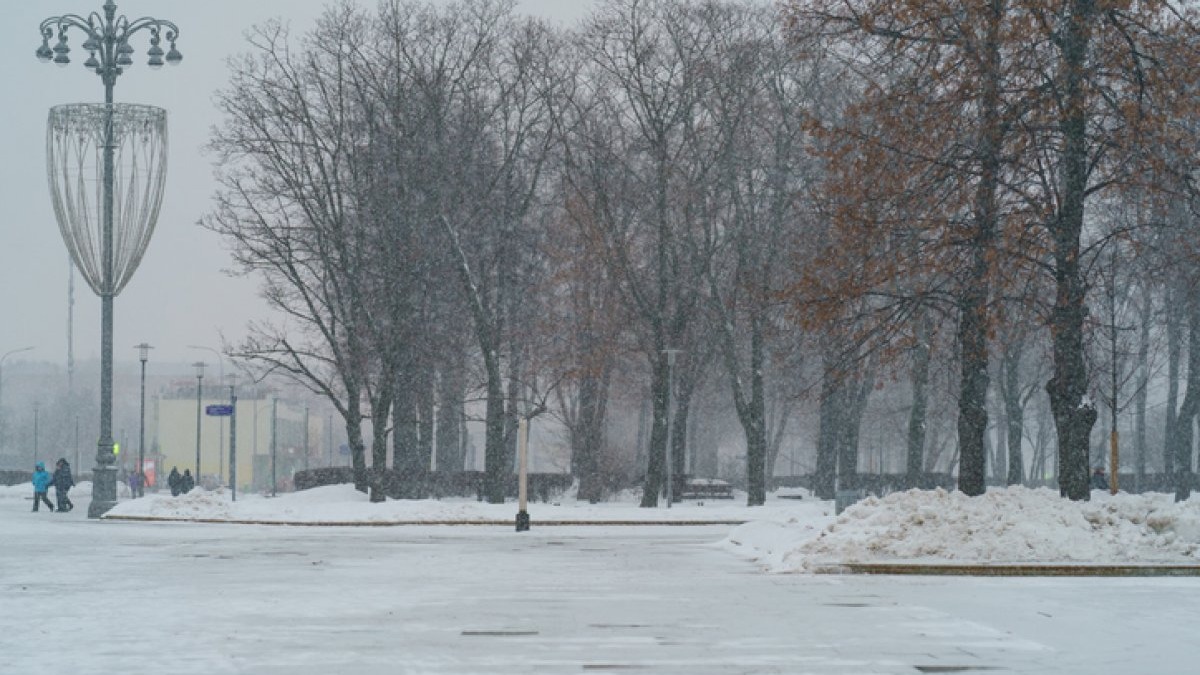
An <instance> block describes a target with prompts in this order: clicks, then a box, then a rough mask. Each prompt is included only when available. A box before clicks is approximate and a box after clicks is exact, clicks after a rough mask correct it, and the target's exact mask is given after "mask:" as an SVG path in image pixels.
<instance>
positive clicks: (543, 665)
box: [0, 486, 1200, 675]
mask: <svg viewBox="0 0 1200 675" xmlns="http://www.w3.org/2000/svg"><path fill="white" fill-rule="evenodd" d="M72 496H73V497H74V498H75V503H76V507H77V508H76V509H75V511H73V512H71V513H66V514H58V513H54V514H50V513H45V512H40V513H36V514H34V513H30V512H29V509H30V503H31V502H30V501H29V497H30V491H29V488H28V487H27V486H17V487H14V488H0V542H2V543H0V673H14V674H15V673H20V674H22V675H38V674H40V673H58V672H69V673H73V674H79V675H99V674H104V675H109V674H111V673H155V672H171V673H180V674H194V675H214V674H225V673H239V674H240V673H255V674H257V673H267V674H279V675H285V674H286V675H317V674H325V673H354V675H374V674H376V673H379V674H385V673H386V674H393V673H487V674H504V673H572V672H590V671H601V672H608V671H616V672H647V673H688V674H697V673H698V674H705V673H722V674H723V673H827V674H834V675H849V674H860V673H874V674H885V675H891V674H896V675H899V674H902V673H903V674H916V673H921V672H925V673H929V672H972V671H996V672H1013V673H1039V674H1042V673H1044V674H1047V675H1055V674H1068V673H1069V674H1081V675H1082V674H1086V675H1105V674H1108V673H1113V674H1116V673H1138V674H1140V673H1153V674H1155V675H1176V674H1178V675H1184V674H1190V673H1194V672H1196V671H1197V664H1198V663H1200V643H1197V641H1196V639H1195V619H1196V617H1197V616H1200V580H1197V579H1195V578H1128V579H1097V578H1073V579H1072V578H1068V579H1062V578H1036V579H1028V578H943V577H888V576H878V577H873V576H825V575H810V574H784V575H780V574H763V573H762V572H761V571H760V568H758V567H757V566H756V565H755V564H751V563H748V562H747V561H745V560H743V559H741V558H739V557H737V556H732V555H729V554H728V552H726V550H724V549H725V548H728V547H730V546H734V547H735V548H736V549H738V550H739V551H740V552H742V553H747V552H750V551H749V550H748V549H747V548H746V546H745V545H744V544H739V545H735V544H732V543H730V540H734V539H739V538H741V539H745V538H746V537H744V536H742V535H744V534H745V533H746V532H748V531H751V530H753V529H754V528H771V530H772V531H773V532H775V533H776V534H778V533H779V532H783V531H791V532H792V535H794V536H793V537H792V539H793V540H794V541H795V542H796V543H797V544H798V545H811V546H816V545H817V544H816V542H821V541H823V540H830V541H833V540H834V539H835V537H834V533H835V532H838V533H847V532H850V531H851V525H850V524H851V523H855V522H865V523H871V522H874V525H873V526H872V527H873V528H874V531H875V532H876V534H875V535H872V536H876V537H878V536H881V535H880V534H879V533H886V532H888V531H893V532H895V533H904V534H903V536H894V537H893V539H896V540H904V539H907V540H915V539H914V538H917V537H920V536H924V535H921V534H919V532H920V531H921V530H922V529H923V524H919V525H914V523H912V522H909V524H908V525H906V526H900V525H898V524H895V523H892V524H889V523H887V522H885V521H886V518H887V516H885V515H884V514H885V512H886V511H887V509H884V508H882V507H885V506H886V507H888V508H892V509H894V512H893V514H892V516H891V517H893V518H894V519H896V520H897V521H898V522H899V521H905V520H911V518H912V516H910V515H904V516H903V517H901V515H900V514H901V513H904V511H903V509H904V508H908V507H901V506H898V505H897V504H896V502H897V501H899V500H901V499H902V497H903V496H901V495H896V496H892V497H889V498H888V499H889V500H892V501H890V502H889V501H888V500H883V501H884V503H883V504H873V503H872V502H870V501H868V502H866V503H863V504H861V505H860V506H859V507H857V508H855V509H851V510H850V511H847V512H846V513H845V514H843V517H842V518H841V519H838V520H836V521H835V519H834V517H833V516H832V514H831V513H830V511H831V508H830V505H829V504H828V503H826V502H819V501H814V500H811V499H804V500H799V501H793V500H783V499H772V500H771V501H770V503H769V505H768V507H767V508H765V509H748V508H746V507H744V506H742V505H741V503H740V502H735V503H733V504H730V503H728V502H724V503H721V504H719V505H714V504H713V503H711V502H710V503H708V504H705V505H704V506H703V507H700V506H697V505H684V506H683V507H680V506H678V505H677V506H676V507H675V508H672V509H669V510H668V509H663V508H659V509H638V508H637V506H636V503H635V502H633V501H631V500H625V501H622V502H620V503H616V504H608V505H604V506H597V507H585V506H582V505H569V504H566V503H564V504H562V505H561V506H560V507H557V508H560V509H576V510H577V513H583V514H595V515H596V517H600V516H604V517H610V518H612V517H613V516H614V515H616V516H617V517H615V518H613V520H617V521H628V520H629V519H630V515H629V514H631V513H636V512H639V511H640V512H653V513H656V514H658V515H659V516H660V517H661V514H665V513H667V512H668V511H670V512H675V511H679V512H681V513H682V512H685V511H688V510H692V511H695V512H702V513H709V512H711V513H714V514H719V515H720V516H721V517H723V518H724V517H729V516H730V515H737V516H738V518H737V519H739V520H745V519H747V518H761V517H763V516H764V515H768V514H769V515H770V517H771V518H774V520H773V521H757V522H756V523H755V524H754V525H745V526H741V527H730V526H719V525H704V526H696V527H679V526H645V525H644V526H638V527H629V526H621V525H591V526H586V527H583V526H558V527H549V526H541V527H540V526H539V525H538V520H537V519H538V518H539V517H542V518H543V519H546V518H547V517H548V516H545V515H541V514H543V513H544V511H545V510H548V509H551V508H552V505H544V504H540V503H537V504H531V505H530V513H531V516H532V517H533V518H534V526H533V529H532V530H531V531H529V532H525V533H516V532H515V531H514V528H513V525H512V523H511V521H512V517H513V515H514V513H513V512H515V508H516V507H515V504H504V505H499V506H485V505H481V504H477V503H473V505H472V504H466V503H461V504H458V505H457V506H453V509H458V510H457V511H453V510H451V506H452V504H451V503H447V504H446V505H442V506H436V505H433V504H424V503H421V504H408V505H405V504H404V503H395V504H393V503H388V504H383V505H379V504H375V505H371V504H367V503H365V502H363V501H362V500H361V499H360V496H359V495H356V494H353V491H350V493H347V492H345V491H344V490H342V489H340V488H327V489H324V490H318V491H312V492H310V493H308V494H297V495H287V496H280V497H278V498H275V499H267V498H262V497H252V496H249V495H247V496H245V497H244V498H243V497H242V496H239V499H238V505H237V506H236V507H235V506H233V505H232V504H229V505H223V501H222V497H221V495H219V494H216V493H210V494H207V495H205V494H203V493H201V494H197V495H195V496H189V497H187V498H183V499H179V500H174V501H176V502H178V504H176V506H175V507H174V508H176V509H180V508H183V505H184V504H186V503H188V502H189V501H191V502H195V503H196V504H201V503H205V502H207V503H209V506H208V507H206V509H192V510H190V511H189V510H187V509H184V511H183V512H184V513H189V514H201V513H202V514H206V515H212V514H219V513H221V512H222V509H225V508H226V506H228V508H229V512H232V513H234V514H235V515H239V514H242V515H244V514H243V512H241V511H239V510H240V509H243V508H245V509H249V511H246V512H245V514H252V515H255V516H256V517H257V516H264V515H268V514H271V513H274V514H276V515H285V514H286V515H287V516H288V517H289V518H293V519H297V520H295V521H294V522H301V519H305V518H307V519H309V521H310V522H315V521H316V520H319V519H324V522H330V521H342V520H344V519H346V518H350V517H358V518H362V519H363V522H369V521H367V520H366V519H365V518H363V517H362V516H361V514H362V513H364V512H365V511H368V510H370V509H400V510H399V511H395V512H393V513H392V514H391V515H390V516H389V518H396V517H401V516H402V517H404V518H409V517H413V516H414V515H415V514H419V515H420V516H421V517H423V518H427V519H428V520H430V521H434V520H436V521H443V520H445V519H446V513H448V512H452V513H459V514H460V516H464V517H465V513H466V512H465V509H466V508H467V507H468V506H471V507H472V508H479V509H483V511H479V512H477V513H481V514H482V515H484V516H487V517H489V518H490V517H492V516H493V515H494V516H498V517H500V518H501V519H502V520H503V521H504V524H503V525H476V526H471V527H452V526H425V525H418V526H407V527H279V526H268V525H229V524H218V523H197V522H129V521H117V520H89V519H87V517H86V515H85V514H86V512H87V501H88V498H87V496H86V490H78V491H73V492H72ZM926 497H927V498H928V499H945V500H949V501H953V500H955V499H958V497H956V496H954V495H936V494H931V495H926ZM1025 497H1028V498H1029V499H1036V498H1038V497H1039V495H1032V496H1026V495H1022V499H1024V498H1025ZM913 498H914V497H912V496H910V497H909V499H913ZM163 501H172V500H171V498H170V497H161V496H160V497H155V498H149V497H148V498H145V499H141V500H125V501H123V502H122V504H121V506H119V507H118V509H122V510H129V511H132V512H137V511H139V510H141V511H142V512H143V513H150V512H153V511H154V510H155V509H159V510H160V511H159V512H161V509H163V508H165V507H162V506H161V505H160V506H157V507H155V506H153V505H154V504H156V503H160V502H163ZM971 501H974V502H977V503H980V504H982V503H985V502H986V500H971ZM1159 501H1160V502H1161V505H1162V506H1163V507H1164V508H1163V509H1162V510H1163V512H1164V513H1168V512H1170V511H1171V507H1170V503H1169V498H1167V499H1165V501H1163V500H1159ZM938 503H940V502H937V501H934V502H930V503H929V504H927V505H926V506H931V505H933V504H938ZM1060 506H1061V504H1060ZM1103 506H1104V500H1103V499H1102V498H1100V497H1099V496H1098V497H1097V499H1096V501H1095V502H1094V503H1093V504H1092V507H1103ZM688 507H691V508H688ZM943 507H944V508H943V509H942V510H939V511H938V513H937V514H936V518H932V519H931V518H928V517H925V519H924V520H925V522H928V521H930V520H953V517H952V516H951V513H952V507H951V506H950V505H949V503H948V504H946V505H943ZM997 508H999V507H997ZM1005 508H1008V507H1005ZM1023 508H1030V507H1029V505H1026V506H1025V507H1023ZM1183 508H1185V510H1186V509H1187V508H1191V507H1190V505H1189V506H1187V507H1183ZM404 509H407V510H404ZM489 509H495V511H494V513H493V512H492V511H490V510H489ZM289 510H290V512H289ZM1117 511H1118V512H1121V513H1125V512H1126V511H1125V510H1124V509H1123V508H1121V509H1117ZM1102 512H1108V511H1103V510H1102ZM1156 512H1157V511H1156ZM355 513H357V514H360V515H359V516H354V515H353V514H355ZM927 515H928V514H927ZM1185 516H1186V513H1185ZM471 517H472V518H473V517H475V516H473V515H472V516H471ZM1113 517H1114V518H1116V519H1117V520H1120V519H1122V518H1125V516H1119V517H1118V516H1113ZM1155 517H1157V516H1155ZM1065 518H1066V520H1067V521H1068V524H1069V529H1071V530H1072V531H1076V530H1078V531H1082V530H1083V527H1084V526H1082V525H1080V524H1079V523H1078V522H1076V521H1075V520H1074V516H1066V517H1065ZM1138 518H1140V517H1138ZM277 520H279V519H277ZM1185 520H1186V518H1179V519H1176V520H1174V521H1171V522H1170V523H1169V525H1168V526H1165V529H1171V530H1173V531H1174V532H1175V533H1176V540H1178V539H1179V538H1180V536H1181V535H1180V532H1181V531H1182V528H1181V525H1180V524H1181V523H1183V522H1184V521H1185ZM763 523H770V524H766V525H764V524H763ZM831 525H832V526H833V527H832V530H831V529H830V526H831ZM1165 529H1164V531H1165ZM731 530H732V532H731ZM868 530H871V527H867V528H865V529H862V530H860V534H861V533H863V532H867V531H868ZM822 532H828V534H826V535H825V536H823V537H821V536H819V535H820V534H821V533H822ZM991 532H992V530H989V529H987V528H983V529H981V530H980V531H978V533H977V535H973V537H972V538H969V539H970V540H971V541H974V540H975V539H976V538H978V539H984V538H987V537H990V536H993V535H992V534H991ZM861 536H862V538H861V539H860V545H864V547H865V548H869V546H866V545H865V544H863V543H862V542H864V541H866V540H867V539H868V538H869V537H867V536H866V535H865V534H863V535H861ZM941 536H942V537H943V539H945V538H946V537H951V535H950V534H948V532H943V533H942V534H941ZM727 537H728V540H726V541H725V543H724V544H722V543H721V542H722V540H723V539H726V538H727ZM770 539H771V540H772V541H775V542H780V541H783V538H781V537H778V536H772V537H770ZM883 539H885V540H886V539H887V537H886V536H883ZM951 541H953V540H952V539H951ZM804 542H809V543H808V544H805V543H804ZM821 545H822V546H825V545H827V544H821ZM1166 548H1168V549H1169V548H1170V547H1166ZM757 550H759V551H761V550H762V549H757ZM760 555H761V553H760ZM1180 555H1182V554H1180ZM927 557H928V556H927ZM763 560H765V558H763Z"/></svg>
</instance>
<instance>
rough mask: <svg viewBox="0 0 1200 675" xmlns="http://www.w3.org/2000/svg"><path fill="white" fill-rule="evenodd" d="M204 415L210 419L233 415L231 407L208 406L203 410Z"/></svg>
mask: <svg viewBox="0 0 1200 675" xmlns="http://www.w3.org/2000/svg"><path fill="white" fill-rule="evenodd" d="M204 414H205V415H208V416H210V417H229V416H230V415H232V414H233V406H231V405H210V406H207V407H205V408H204Z"/></svg>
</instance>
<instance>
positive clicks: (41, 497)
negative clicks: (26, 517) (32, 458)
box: [33, 462, 54, 512]
mask: <svg viewBox="0 0 1200 675" xmlns="http://www.w3.org/2000/svg"><path fill="white" fill-rule="evenodd" d="M53 480H54V478H53V477H52V476H51V475H50V474H49V473H48V472H47V471H46V463H45V462H38V463H37V464H35V465H34V467H33V510H34V511H37V510H38V505H39V504H41V503H42V502H45V503H46V508H48V509H50V511H51V512H53V511H54V505H53V504H51V503H50V498H49V497H47V496H46V492H48V491H49V490H50V482H51V481H53Z"/></svg>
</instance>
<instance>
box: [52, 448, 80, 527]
mask: <svg viewBox="0 0 1200 675" xmlns="http://www.w3.org/2000/svg"><path fill="white" fill-rule="evenodd" d="M52 482H53V483H54V498H55V500H56V501H58V510H59V511H62V512H64V513H65V512H67V511H70V510H71V509H73V508H75V505H74V504H72V503H71V498H70V497H68V496H67V493H68V492H70V490H71V488H73V487H75V479H74V478H72V477H71V464H70V462H68V461H67V458H66V457H63V458H62V459H59V460H58V461H57V462H55V464H54V480H53V481H52Z"/></svg>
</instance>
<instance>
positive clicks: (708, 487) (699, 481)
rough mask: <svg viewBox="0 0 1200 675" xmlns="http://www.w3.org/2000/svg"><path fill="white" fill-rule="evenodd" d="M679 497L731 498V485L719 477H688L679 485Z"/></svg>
mask: <svg viewBox="0 0 1200 675" xmlns="http://www.w3.org/2000/svg"><path fill="white" fill-rule="evenodd" d="M678 498H679V499H733V486H732V485H730V484H729V483H727V482H726V481H723V480H721V479H720V478H688V479H686V480H684V481H682V484H681V485H680V486H679V497H678Z"/></svg>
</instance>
